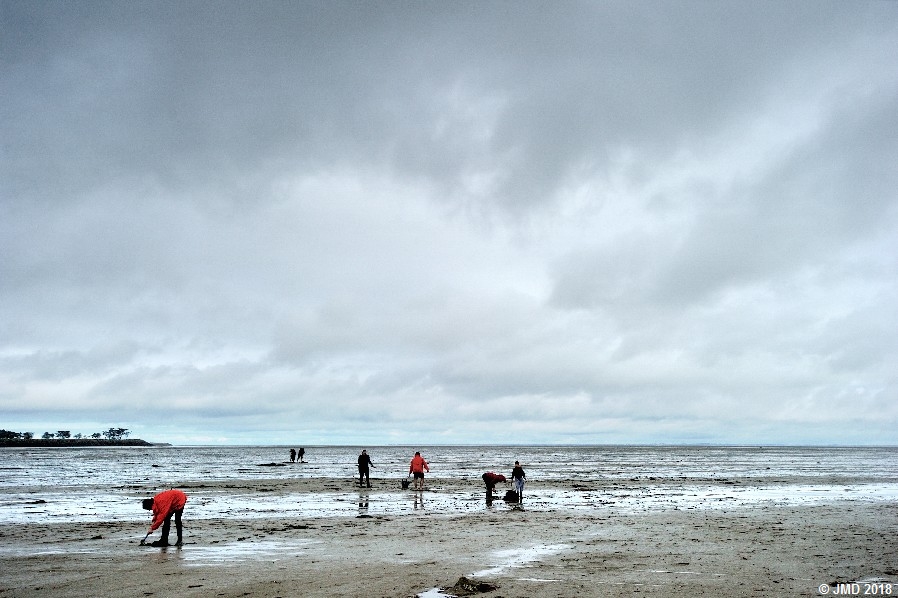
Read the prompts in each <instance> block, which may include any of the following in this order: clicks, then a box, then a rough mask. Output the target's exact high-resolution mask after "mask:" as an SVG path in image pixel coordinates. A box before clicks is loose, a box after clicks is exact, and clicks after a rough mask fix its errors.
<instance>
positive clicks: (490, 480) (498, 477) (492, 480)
mask: <svg viewBox="0 0 898 598" xmlns="http://www.w3.org/2000/svg"><path fill="white" fill-rule="evenodd" d="M480 477H482V478H483V481H484V482H486V484H487V485H488V486H495V485H496V484H497V483H499V482H504V481H505V476H504V475H502V474H501V473H493V472H492V471H488V472H486V473H485V474H483V475H482V476H480Z"/></svg>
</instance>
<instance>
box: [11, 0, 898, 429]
mask: <svg viewBox="0 0 898 598" xmlns="http://www.w3.org/2000/svg"><path fill="white" fill-rule="evenodd" d="M0 11H2V12H0V14H2V19H0V23H2V25H0V27H2V29H0V56H2V59H0V65H2V71H0V81H2V83H0V85H2V88H3V96H4V102H3V103H2V106H0V138H2V141H0V152H2V153H0V251H2V255H3V259H2V260H0V419H2V422H0V427H3V428H5V429H10V430H15V431H33V432H35V433H36V434H37V435H40V434H41V433H42V432H43V431H46V430H50V431H55V430H57V429H71V430H73V431H81V430H82V428H83V431H84V432H93V431H97V430H101V429H105V428H106V427H109V426H113V425H114V426H123V427H127V428H129V429H131V430H132V434H133V435H135V436H139V437H143V438H146V439H149V440H155V441H168V442H174V443H179V444H205V443H210V444H216V443H231V444H241V443H256V442H262V443H269V442H271V443H303V444H307V445H310V444H316V443H317V444H323V443H348V444H375V443H391V444H392V443H396V444H404V443H493V442H501V443H519V442H520V443H606V442H613V443H618V442H621V443H631V442H632V443H641V442H650V443H655V442H674V443H679V442H712V443H787V444H799V443H821V444H833V443H835V444H894V443H895V442H896V440H898V437H896V435H895V429H896V424H898V395H896V389H898V374H896V373H898V308H896V305H898V301H896V298H898V267H896V259H898V258H896V256H898V233H896V231H898V192H896V189H898V170H896V169H895V166H894V165H895V164H898V136H896V135H895V131H896V130H898V116H896V115H898V70H896V69H895V68H894V55H895V52H894V51H895V48H896V47H898V7H896V6H895V5H893V4H891V3H881V2H859V3H852V4H850V5H847V4H845V3H837V2H822V3H821V2H816V1H815V2H792V3H784V4H781V5H779V4H772V5H765V6H764V8H763V10H761V8H760V7H758V6H756V5H752V4H744V3H736V2H721V3H715V4H707V3H701V2H682V3H675V4H671V3H667V2H640V3H635V4H634V3H630V2H620V3H616V2H610V3H566V4H562V5H553V4H544V3H529V2H527V3H523V4H521V3H516V4H509V3H500V2H496V3H470V4H468V3H462V4H451V5H438V4H426V3H425V4H420V5H409V4H403V3H391V2H383V3H373V4H366V5H357V4H352V3H301V4H284V3H269V2H260V3H254V4H253V5H251V6H248V5H245V4H241V3H227V2H226V3H220V2H214V3H206V2H191V3H186V4H185V3H167V2H150V3H141V4H139V5H131V4H122V3H116V2H111V3H102V2H97V3H68V2H58V3H56V2H49V3H39V4H35V3H32V2H15V1H9V0H7V1H4V2H3V3H2V4H0Z"/></svg>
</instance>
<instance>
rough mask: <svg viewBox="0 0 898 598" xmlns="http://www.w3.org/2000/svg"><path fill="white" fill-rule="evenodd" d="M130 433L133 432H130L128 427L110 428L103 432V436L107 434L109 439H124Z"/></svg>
mask: <svg viewBox="0 0 898 598" xmlns="http://www.w3.org/2000/svg"><path fill="white" fill-rule="evenodd" d="M129 434H131V432H129V431H128V430H127V428H109V429H108V430H106V431H105V432H103V436H105V437H106V438H108V439H109V440H122V439H124V438H126V437H127V436H128V435H129Z"/></svg>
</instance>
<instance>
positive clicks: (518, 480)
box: [511, 461, 527, 502]
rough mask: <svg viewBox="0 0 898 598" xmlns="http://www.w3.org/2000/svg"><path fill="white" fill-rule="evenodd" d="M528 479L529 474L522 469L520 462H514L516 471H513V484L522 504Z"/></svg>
mask: <svg viewBox="0 0 898 598" xmlns="http://www.w3.org/2000/svg"><path fill="white" fill-rule="evenodd" d="M526 478H527V474H526V473H524V468H523V467H521V464H520V462H518V461H515V462H514V469H512V470H511V484H512V486H514V489H515V492H517V493H518V501H519V502H521V501H523V500H524V481H525V479H526Z"/></svg>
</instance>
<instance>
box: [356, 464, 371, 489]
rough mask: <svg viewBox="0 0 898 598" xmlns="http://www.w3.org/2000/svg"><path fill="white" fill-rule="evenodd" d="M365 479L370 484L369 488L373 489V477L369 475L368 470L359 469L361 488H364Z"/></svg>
mask: <svg viewBox="0 0 898 598" xmlns="http://www.w3.org/2000/svg"><path fill="white" fill-rule="evenodd" d="M363 478H364V480H365V482H367V483H368V487H369V488H370V487H371V477H370V476H369V475H368V468H367V467H365V468H361V467H359V486H363V485H364V484H363V483H362V479H363Z"/></svg>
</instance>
